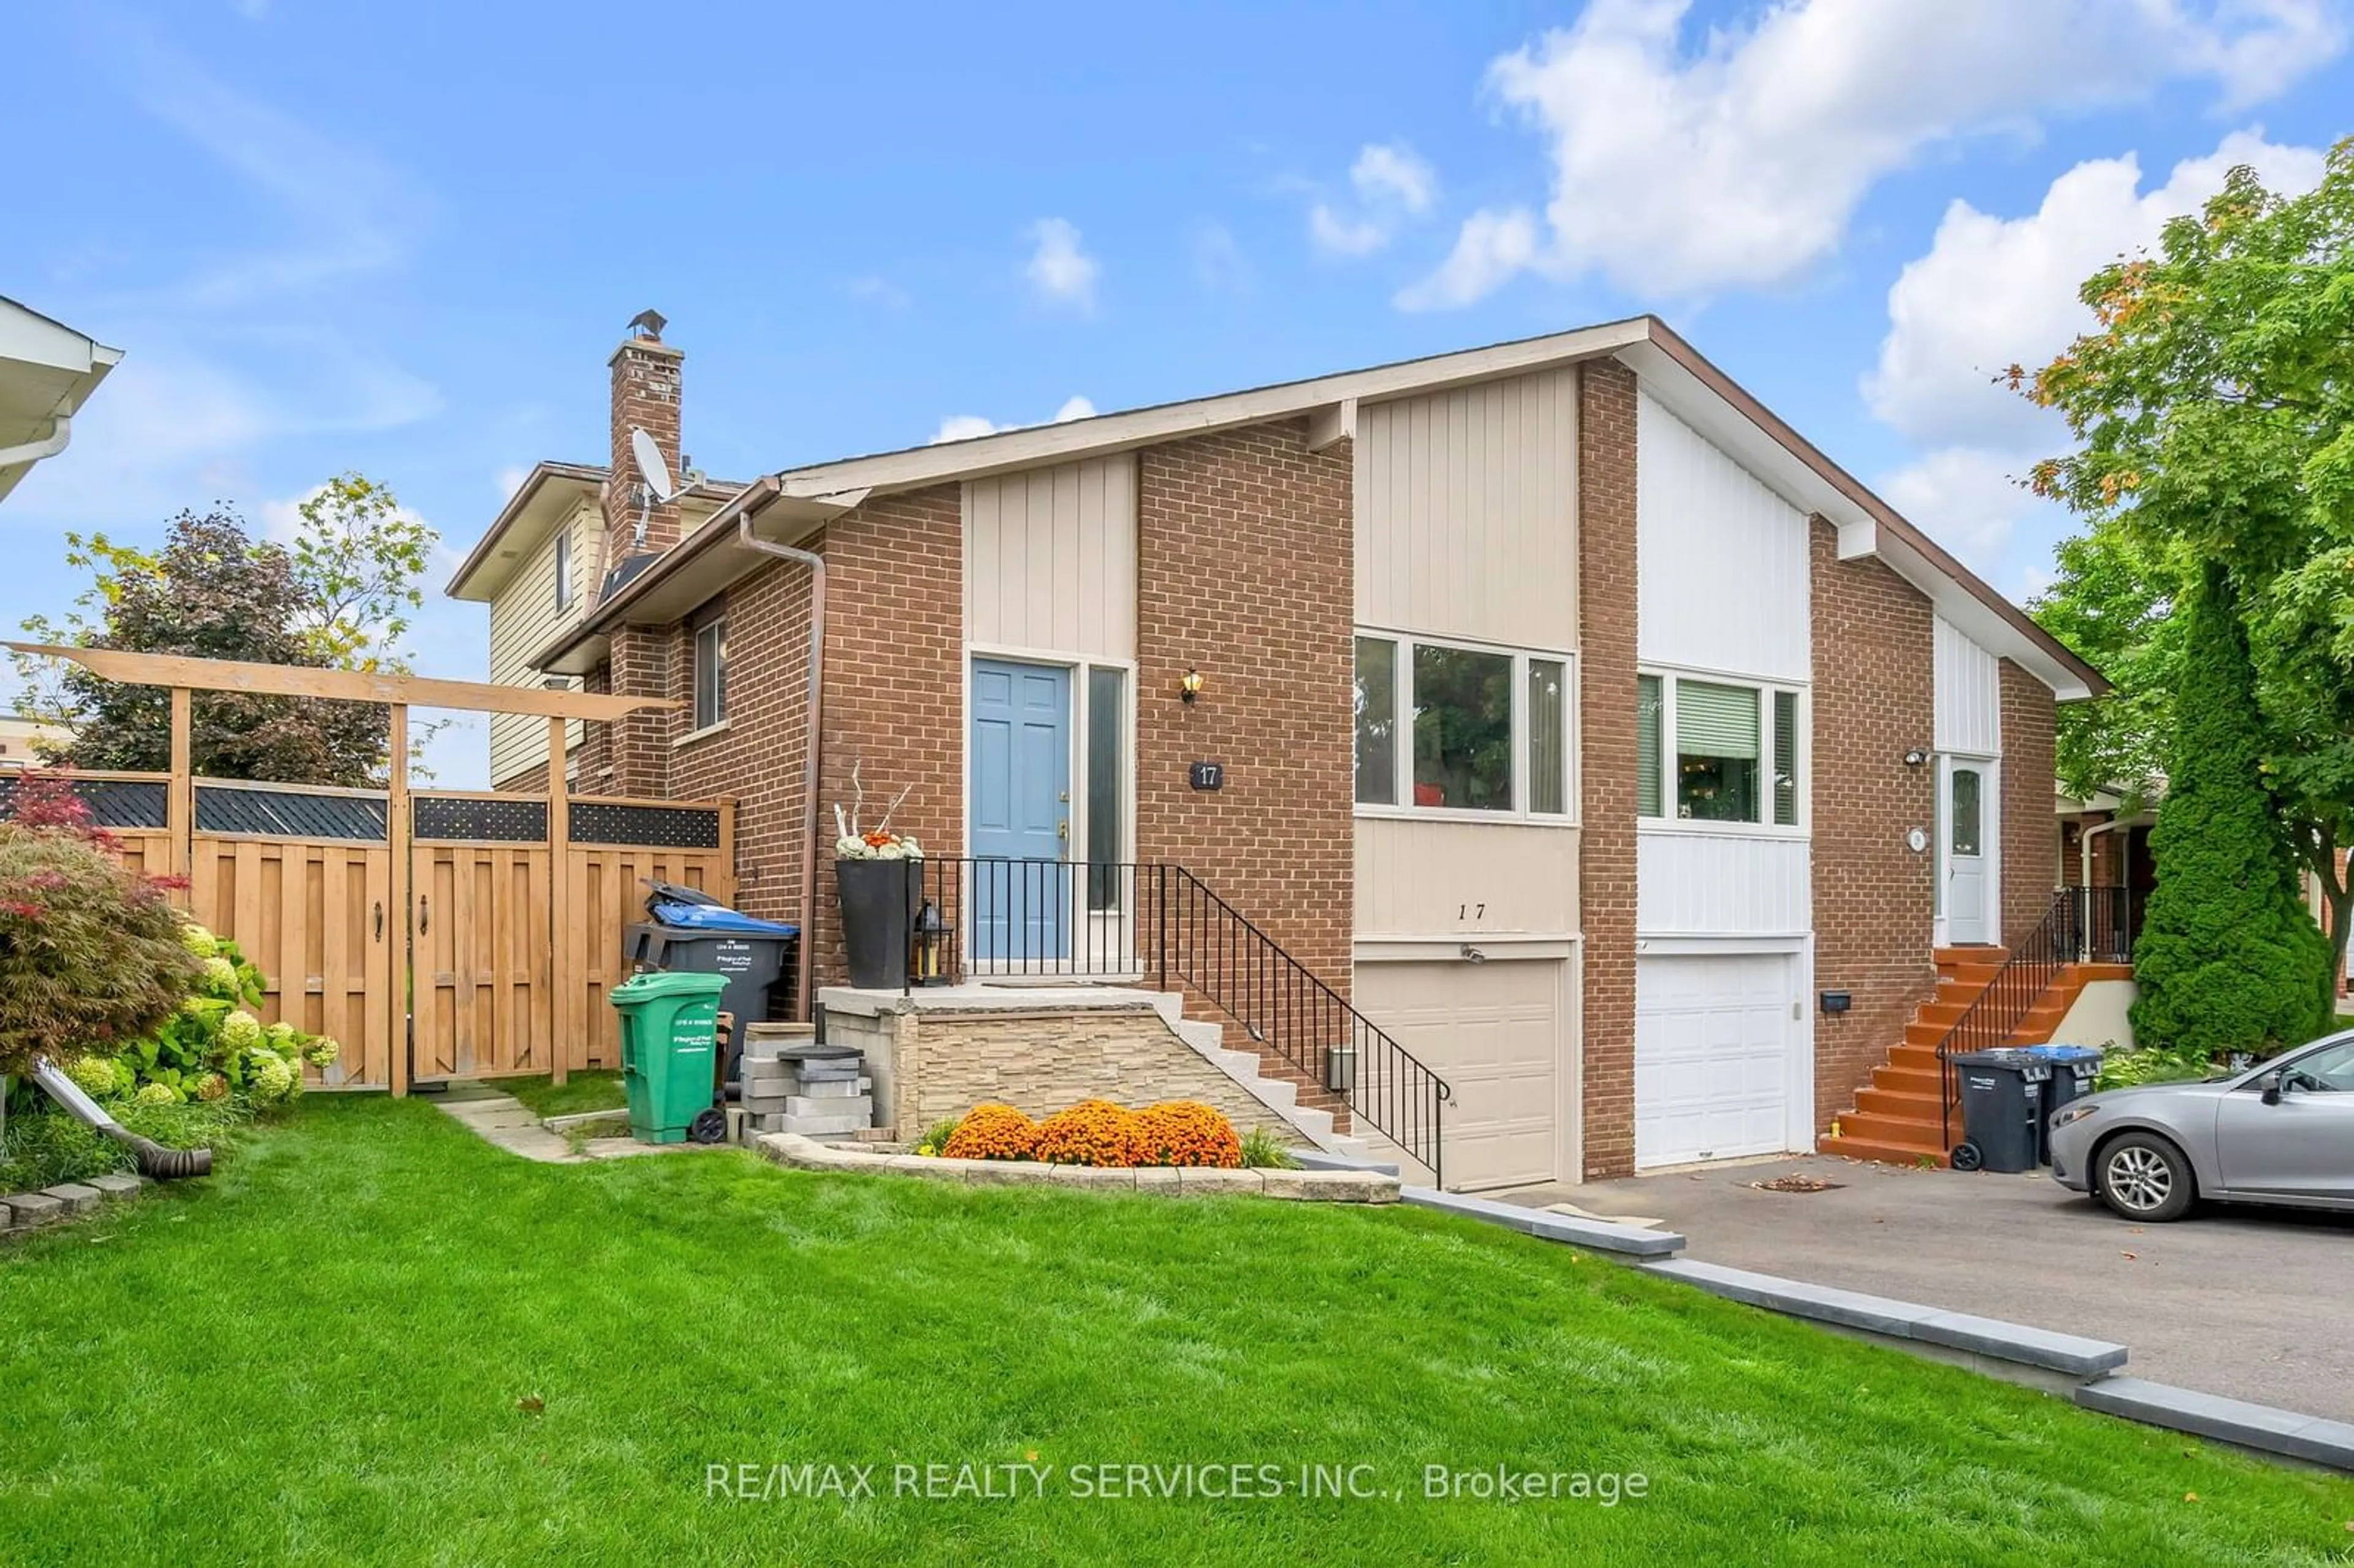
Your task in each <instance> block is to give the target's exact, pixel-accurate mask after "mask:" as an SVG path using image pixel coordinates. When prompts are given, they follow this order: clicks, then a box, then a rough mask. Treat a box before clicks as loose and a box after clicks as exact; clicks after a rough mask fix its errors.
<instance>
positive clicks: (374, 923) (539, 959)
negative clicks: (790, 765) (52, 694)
mask: <svg viewBox="0 0 2354 1568" xmlns="http://www.w3.org/2000/svg"><path fill="white" fill-rule="evenodd" d="M5 647H7V648H9V649H10V650H12V651H14V652H18V653H26V654H34V655H38V656H41V657H46V658H53V659H60V660H69V661H71V662H75V663H78V664H80V665H81V666H82V667H83V668H84V669H86V670H88V671H90V673H93V674H96V675H99V676H101V677H103V678H105V679H107V680H111V681H122V682H128V683H134V684H141V685H149V686H162V687H165V688H168V689H169V691H170V692H171V717H172V732H171V745H172V768H171V771H170V772H168V773H88V774H80V775H76V776H75V777H74V780H73V782H74V789H75V792H76V793H77V794H78V795H80V797H81V799H82V800H84V801H85V802H86V803H88V804H89V805H90V809H91V811H92V813H93V815H94V816H95V817H96V818H97V820H98V821H99V823H100V825H101V826H103V827H104V828H106V829H107V830H108V831H109V832H111V833H112V834H113V835H114V836H115V839H116V842H117V843H118V844H119V846H120V853H122V858H123V859H124V861H125V862H127V863H131V864H133V865H135V866H137V867H138V868H139V869H141V870H143V871H146V872H150V873H154V874H170V875H181V876H185V877H186V879H187V893H186V897H187V902H188V906H189V908H190V912H191V913H192V914H194V915H195V916H196V918H197V919H199V920H202V921H203V922H204V923H205V924H206V925H207V926H209V927H212V928H213V930H214V931H216V932H217V933H218V934H220V935H222V936H225V937H228V938H233V939H235V940H236V942H237V943H238V945H239V947H240V948H243V949H244V950H245V953H246V956H247V957H249V959H252V960H253V961H254V962H255V963H256V964H257V965H259V966H260V968H261V969H262V971H263V972H264V973H265V974H267V975H268V976H269V977H270V990H269V992H268V994H267V996H266V998H265V1000H264V1003H263V1009H264V1012H265V1014H266V1016H267V1019H268V1021H270V1022H277V1021H279V1020H281V1019H284V1020H288V1021H291V1022H293V1023H295V1024H296V1025H297V1026H298V1027H300V1028H302V1029H305V1030H308V1031H311V1032H313V1033H324V1034H331V1035H333V1036H334V1037H335V1039H336V1040H338V1041H339V1042H341V1043H342V1044H343V1048H344V1049H343V1055H342V1057H341V1058H340V1059H339V1060H338V1061H336V1062H334V1063H333V1064H331V1065H329V1066H328V1067H327V1068H326V1070H325V1071H324V1072H323V1073H320V1074H319V1075H318V1081H319V1082H320V1083H321V1084H323V1086H329V1087H336V1088H388V1089H390V1090H391V1091H392V1092H393V1093H394V1094H396V1095H398V1094H404V1093H406V1092H407V1091H408V1086H409V1085H410V1084H411V1083H412V1082H414V1081H419V1080H423V1081H426V1082H431V1081H433V1080H436V1079H447V1078H453V1077H496V1076H500V1075H514V1074H524V1073H551V1074H553V1075H555V1076H556V1078H557V1081H558V1082H561V1081H562V1080H563V1077H564V1075H565V1074H566V1073H567V1072H568V1071H570V1070H571V1069H573V1068H575V1067H584V1066H611V1065H619V1056H620V1050H619V1045H618V1043H617V1032H616V1030H615V1027H614V1023H613V1019H612V1010H611V1009H610V1007H608V1006H606V1005H605V1001H604V999H605V993H606V991H608V990H610V988H611V986H612V984H613V983H614V981H615V980H617V979H618V977H619V976H620V973H621V972H622V970H623V969H625V967H626V961H625V960H624V959H623V956H622V951H621V943H622V935H623V929H624V927H627V926H628V925H629V924H630V923H631V922H632V921H634V920H635V919H637V918H639V911H640V910H641V908H642V905H643V892H644V890H643V889H642V887H641V886H640V885H639V883H640V882H641V881H642V879H648V878H652V879H659V880H662V881H667V882H679V883H685V884H687V885H692V886H696V887H701V888H704V889H705V890H707V891H709V892H710V893H712V894H714V895H716V896H718V897H720V898H722V899H725V900H732V899H733V898H734V897H735V895H736V882H735V860H736V812H735V804H734V802H733V801H728V800H690V801H675V800H607V799H599V798H594V797H570V796H567V794H566V792H565V780H564V762H565V734H566V726H567V723H568V722H571V721H576V720H587V721H590V722H600V723H610V722H612V721H615V720H619V719H623V718H627V717H629V716H630V715H634V714H639V713H642V712H646V711H649V710H659V709H668V708H675V707H677V706H678V704H677V703H675V702H673V701H672V700H670V699H668V698H664V697H636V696H620V695H615V694H610V693H598V692H567V691H549V690H546V689H544V688H541V687H535V686H499V685H485V684H482V683H478V682H470V681H445V680H438V679H432V678H429V677H425V676H417V675H407V674H401V673H398V672H391V671H360V670H318V669H307V668H294V667H291V666H285V665H276V664H253V663H241V662H233V661H228V660H214V659H196V658H189V657H186V656H183V655H179V654H160V653H131V652H123V651H122V650H119V649H99V648H75V647H60V646H55V645H48V644H35V643H22V642H10V643H6V644H5ZM199 691H206V692H222V691H237V692H245V693H249V694H264V695H271V696H282V697H291V698H297V699H323V700H327V701H334V702H357V703H376V704H382V705H385V706H386V707H387V708H388V709H389V726H388V736H387V742H388V744H387V754H388V771H389V773H390V778H391V783H390V787H389V788H388V789H325V788H315V787H312V786H308V785H282V784H258V783H253V782H249V781H245V780H239V779H198V778H196V777H195V774H194V770H193V769H192V768H191V766H190V762H189V758H190V752H191V736H192V733H193V728H194V725H193V720H192V716H191V715H192V712H193V708H192V704H193V701H194V694H195V693H196V692H199ZM411 705H424V706H430V707H451V708H462V709H466V710H468V711H471V712H476V713H508V714H535V715H540V716H542V717H544V718H546V720H547V743H548V767H547V778H548V779H549V786H550V787H549V790H548V792H547V793H546V794H545V795H525V794H514V793H495V792H483V791H468V790H435V789H425V790H418V791H412V790H411V789H410V788H409V784H408V710H409V707H410V706H411ZM14 791H15V779H14V778H13V777H12V776H10V775H7V774H5V773H0V816H5V815H6V814H7V811H8V810H9V801H10V800H11V798H12V797H13V795H14Z"/></svg>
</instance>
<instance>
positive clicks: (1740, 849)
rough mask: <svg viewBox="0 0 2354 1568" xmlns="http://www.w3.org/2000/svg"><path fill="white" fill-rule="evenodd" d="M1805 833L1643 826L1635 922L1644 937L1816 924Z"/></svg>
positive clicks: (1781, 932)
mask: <svg viewBox="0 0 2354 1568" xmlns="http://www.w3.org/2000/svg"><path fill="white" fill-rule="evenodd" d="M1809 847H1810V846H1809V845H1808V841H1807V840H1805V839H1798V838H1787V837H1770V838H1769V837H1767V836H1765V835H1764V834H1759V835H1757V836H1755V837H1747V836H1742V835H1738V834H1733V833H1723V832H1705V833H1700V832H1677V831H1675V830H1673V829H1651V830H1648V831H1644V832H1638V833H1637V834H1636V837H1635V865H1636V885H1635V928H1636V930H1637V931H1638V933H1640V934H1641V935H1643V936H1646V937H1649V936H1675V937H1797V936H1803V935H1805V934H1806V933H1807V932H1808V930H1810V929H1811V928H1812V927H1813V925H1814V913H1813V909H1812V906H1811V894H1810V886H1811V885H1810V884H1809V882H1808V858H1809V856H1808V850H1809Z"/></svg>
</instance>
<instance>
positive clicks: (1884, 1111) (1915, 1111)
mask: <svg viewBox="0 0 2354 1568" xmlns="http://www.w3.org/2000/svg"><path fill="white" fill-rule="evenodd" d="M1855 1108H1856V1110H1857V1111H1858V1112H1859V1113H1861V1114H1863V1115H1867V1116H1884V1117H1893V1118H1896V1119H1897V1120H1900V1121H1912V1122H1918V1123H1920V1124H1921V1125H1922V1126H1924V1127H1935V1126H1936V1125H1937V1115H1938V1100H1937V1097H1936V1096H1935V1095H1934V1094H1921V1093H1918V1092H1917V1091H1912V1090H1903V1089H1882V1088H1876V1087H1875V1088H1868V1089H1858V1090H1856V1092H1855Z"/></svg>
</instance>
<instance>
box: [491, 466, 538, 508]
mask: <svg viewBox="0 0 2354 1568" xmlns="http://www.w3.org/2000/svg"><path fill="white" fill-rule="evenodd" d="M530 477H531V470H530V468H529V467H528V466H526V465H525V464H523V463H509V464H507V466H506V467H504V468H503V469H501V470H499V471H498V472H497V473H495V474H493V475H492V476H491V484H492V487H493V489H495V490H496V491H497V492H498V493H499V503H500V504H501V505H504V504H505V503H507V502H510V501H512V500H514V493H515V492H516V491H518V490H521V489H522V488H523V482H524V481H525V480H526V479H529V478H530Z"/></svg>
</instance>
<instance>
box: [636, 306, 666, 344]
mask: <svg viewBox="0 0 2354 1568" xmlns="http://www.w3.org/2000/svg"><path fill="white" fill-rule="evenodd" d="M669 324H670V323H669V322H668V321H666V320H664V319H663V313H661V312H660V311H640V312H639V313H637V314H636V315H633V316H631V318H630V335H631V337H635V338H645V339H650V340H652V342H655V343H660V342H661V341H662V334H663V328H664V327H666V326H668V325H669Z"/></svg>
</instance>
